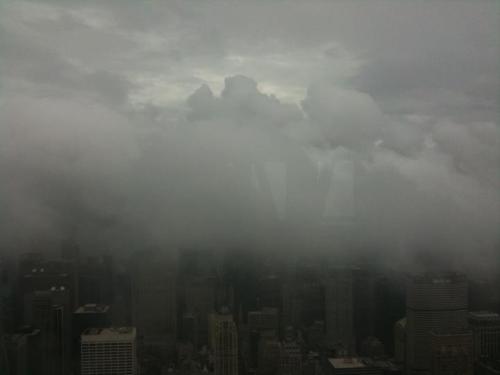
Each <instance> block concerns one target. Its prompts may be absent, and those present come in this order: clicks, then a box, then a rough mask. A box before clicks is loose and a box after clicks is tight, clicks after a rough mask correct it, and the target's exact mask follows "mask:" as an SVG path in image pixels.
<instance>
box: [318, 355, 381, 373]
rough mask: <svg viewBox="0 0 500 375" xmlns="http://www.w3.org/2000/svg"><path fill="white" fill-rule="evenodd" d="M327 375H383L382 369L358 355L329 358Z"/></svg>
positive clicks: (326, 367)
mask: <svg viewBox="0 0 500 375" xmlns="http://www.w3.org/2000/svg"><path fill="white" fill-rule="evenodd" d="M324 373H325V375H382V374H383V372H382V369H380V368H378V367H376V366H373V365H372V364H371V363H367V362H366V361H364V360H363V359H362V358H357V357H337V358H328V361H327V363H326V365H325V371H324Z"/></svg>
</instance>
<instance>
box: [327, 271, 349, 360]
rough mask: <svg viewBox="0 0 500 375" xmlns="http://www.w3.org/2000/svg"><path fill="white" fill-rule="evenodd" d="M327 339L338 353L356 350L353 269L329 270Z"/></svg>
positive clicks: (328, 343) (329, 344)
mask: <svg viewBox="0 0 500 375" xmlns="http://www.w3.org/2000/svg"><path fill="white" fill-rule="evenodd" d="M325 320H326V340H327V345H328V346H329V347H330V348H331V349H335V350H336V351H337V352H338V353H340V352H343V353H344V355H345V354H350V353H352V352H353V351H354V329H353V269H352V268H347V267H345V268H344V267H342V268H340V267H339V268H332V269H330V270H328V274H327V276H326V289H325Z"/></svg>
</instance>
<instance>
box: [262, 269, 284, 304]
mask: <svg viewBox="0 0 500 375" xmlns="http://www.w3.org/2000/svg"><path fill="white" fill-rule="evenodd" d="M281 284H282V283H281V279H280V278H279V277H278V276H277V275H275V274H268V275H266V276H263V277H261V278H260V279H259V303H260V306H262V307H274V308H276V309H278V310H281V307H282V306H281V305H282V302H283V301H282V291H281Z"/></svg>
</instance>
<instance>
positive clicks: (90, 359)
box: [80, 327, 137, 375]
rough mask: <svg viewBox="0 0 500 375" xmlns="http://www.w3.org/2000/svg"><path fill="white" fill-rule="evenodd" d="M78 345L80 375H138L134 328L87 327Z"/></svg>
mask: <svg viewBox="0 0 500 375" xmlns="http://www.w3.org/2000/svg"><path fill="white" fill-rule="evenodd" d="M81 343H82V344H81V358H82V359H81V371H80V374H81V375H96V374H99V375H136V374H137V345H136V330H135V328H134V327H122V328H90V329H88V330H86V331H85V332H84V333H83V334H82V338H81Z"/></svg>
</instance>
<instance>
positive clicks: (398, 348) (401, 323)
mask: <svg viewBox="0 0 500 375" xmlns="http://www.w3.org/2000/svg"><path fill="white" fill-rule="evenodd" d="M394 360H395V361H396V363H400V364H402V363H405V362H406V318H402V319H399V320H398V321H397V322H396V323H395V324H394Z"/></svg>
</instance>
